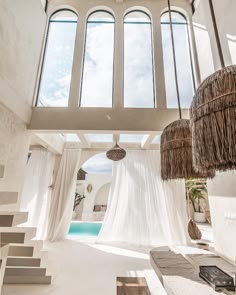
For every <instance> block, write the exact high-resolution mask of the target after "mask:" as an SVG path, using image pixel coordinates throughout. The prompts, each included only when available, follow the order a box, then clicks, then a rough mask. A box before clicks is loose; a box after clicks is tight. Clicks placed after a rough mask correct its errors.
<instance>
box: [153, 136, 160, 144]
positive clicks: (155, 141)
mask: <svg viewBox="0 0 236 295" xmlns="http://www.w3.org/2000/svg"><path fill="white" fill-rule="evenodd" d="M160 142H161V135H160V134H158V135H157V136H156V137H155V138H154V139H153V142H152V143H154V144H160Z"/></svg>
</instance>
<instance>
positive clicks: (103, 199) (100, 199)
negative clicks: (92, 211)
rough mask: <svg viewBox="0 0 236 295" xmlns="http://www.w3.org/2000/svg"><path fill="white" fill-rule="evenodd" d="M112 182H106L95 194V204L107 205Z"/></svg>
mask: <svg viewBox="0 0 236 295" xmlns="http://www.w3.org/2000/svg"><path fill="white" fill-rule="evenodd" d="M110 187H111V183H106V184H104V185H103V186H102V187H101V188H100V189H99V190H98V191H97V194H96V196H95V201H94V205H107V202H108V196H109V191H110Z"/></svg>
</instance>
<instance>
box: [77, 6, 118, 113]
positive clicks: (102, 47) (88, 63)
mask: <svg viewBox="0 0 236 295" xmlns="http://www.w3.org/2000/svg"><path fill="white" fill-rule="evenodd" d="M114 29H115V21H114V17H113V16H112V15H111V14H110V13H108V12H106V11H97V12H94V13H92V14H91V15H90V16H89V17H88V20H87V32H86V43H85V55H84V68H83V79H82V90H81V101H80V106H81V107H112V96H113V59H114Z"/></svg>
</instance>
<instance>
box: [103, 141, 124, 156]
mask: <svg viewBox="0 0 236 295" xmlns="http://www.w3.org/2000/svg"><path fill="white" fill-rule="evenodd" d="M106 156H107V158H108V159H109V160H112V161H120V160H122V159H124V158H125V156H126V151H125V150H124V149H122V148H121V147H120V146H119V145H118V143H117V139H116V144H115V145H114V146H113V148H111V149H110V150H108V151H107V152H106Z"/></svg>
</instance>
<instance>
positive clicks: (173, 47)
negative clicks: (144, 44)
mask: <svg viewBox="0 0 236 295" xmlns="http://www.w3.org/2000/svg"><path fill="white" fill-rule="evenodd" d="M167 1H168V11H169V18H170V32H171V43H172V51H173V61H174V71H175V85H176V92H177V99H178V108H179V118H180V119H182V111H181V105H180V95H179V84H178V73H177V64H176V55H175V41H174V32H173V22H172V15H171V8H170V0H167Z"/></svg>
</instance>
